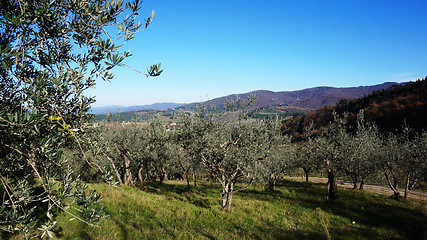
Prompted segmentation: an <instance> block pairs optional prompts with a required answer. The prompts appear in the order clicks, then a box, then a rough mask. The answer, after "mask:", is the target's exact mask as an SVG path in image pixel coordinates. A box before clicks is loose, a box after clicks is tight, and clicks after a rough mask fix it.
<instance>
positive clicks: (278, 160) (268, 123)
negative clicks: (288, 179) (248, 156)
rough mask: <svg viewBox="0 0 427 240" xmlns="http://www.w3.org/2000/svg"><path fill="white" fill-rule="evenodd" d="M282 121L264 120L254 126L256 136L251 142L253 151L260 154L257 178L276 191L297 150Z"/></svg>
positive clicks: (269, 188) (257, 163)
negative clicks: (284, 130)
mask: <svg viewBox="0 0 427 240" xmlns="http://www.w3.org/2000/svg"><path fill="white" fill-rule="evenodd" d="M280 126H281V125H280V121H279V119H278V118H276V119H275V120H262V121H259V122H258V123H257V125H255V126H254V128H255V129H254V131H255V132H256V136H257V137H256V138H255V139H253V142H252V143H251V145H252V146H253V147H252V152H253V153H255V152H256V153H257V155H258V156H259V158H258V160H257V162H256V165H255V166H256V173H257V179H259V180H260V181H261V182H262V183H263V184H264V185H265V187H266V189H268V190H270V191H274V189H275V186H276V182H277V180H278V179H279V178H280V177H281V176H282V174H284V173H285V172H286V170H289V169H290V168H291V167H292V162H293V161H294V158H295V150H294V148H293V147H292V145H291V138H290V137H289V136H283V135H282V133H281V131H280Z"/></svg>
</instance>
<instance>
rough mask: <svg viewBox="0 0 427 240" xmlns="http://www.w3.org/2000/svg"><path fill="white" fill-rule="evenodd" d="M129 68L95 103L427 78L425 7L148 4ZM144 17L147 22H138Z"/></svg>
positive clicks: (360, 2)
mask: <svg viewBox="0 0 427 240" xmlns="http://www.w3.org/2000/svg"><path fill="white" fill-rule="evenodd" d="M151 10H155V13H156V14H155V19H154V22H153V23H152V25H150V26H149V28H148V29H146V30H144V31H142V32H140V33H138V34H137V35H136V37H135V39H133V40H132V41H131V42H128V43H127V44H126V45H125V47H124V48H125V49H130V50H131V52H132V53H133V56H132V57H131V58H129V59H128V60H127V64H128V65H130V66H132V67H133V68H136V69H139V70H142V71H145V70H146V68H147V67H148V66H149V65H151V64H153V63H158V62H161V63H162V66H163V67H164V73H163V74H162V75H161V76H160V77H158V78H148V79H147V78H146V77H144V76H143V75H141V74H138V73H136V72H134V71H132V70H130V69H128V68H120V69H117V70H116V71H115V72H116V79H114V80H113V81H112V82H102V81H98V83H97V87H96V89H94V90H90V91H89V92H88V94H89V95H94V96H96V100H97V102H96V103H95V104H94V106H106V105H122V106H132V105H143V104H151V103H158V102H178V103H190V102H200V101H205V100H209V99H213V98H216V97H221V96H225V95H229V94H235V93H244V92H249V91H254V90H272V91H291V90H299V89H304V88H310V87H316V86H333V87H349V86H361V85H373V84H380V83H383V82H387V81H397V82H400V81H408V80H414V79H416V78H422V77H424V76H426V75H427V57H426V56H427V18H425V12H426V10H427V1H425V0H418V1H415V0H405V1H402V0H399V1H395V0H387V1H382V0H381V1H380V0H357V1H356V0H339V1H329V0H324V1H319V0H292V1H288V0H265V1H248V0H245V1H243V0H228V1H225V0H216V1H205V0H181V1H178V0H145V1H144V3H143V8H142V10H141V17H146V16H148V14H149V13H151ZM142 20H143V19H141V21H142Z"/></svg>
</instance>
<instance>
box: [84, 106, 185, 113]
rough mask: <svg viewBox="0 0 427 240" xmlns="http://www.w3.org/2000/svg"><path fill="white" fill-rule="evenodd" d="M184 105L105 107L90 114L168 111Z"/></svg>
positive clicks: (97, 108) (92, 109) (91, 110)
mask: <svg viewBox="0 0 427 240" xmlns="http://www.w3.org/2000/svg"><path fill="white" fill-rule="evenodd" d="M182 105H184V104H182V103H154V104H150V105H139V106H129V107H125V106H116V105H114V106H105V107H92V108H91V109H90V113H92V114H109V113H112V114H114V113H116V112H120V113H124V112H135V111H144V110H167V109H171V108H177V107H181V106H182Z"/></svg>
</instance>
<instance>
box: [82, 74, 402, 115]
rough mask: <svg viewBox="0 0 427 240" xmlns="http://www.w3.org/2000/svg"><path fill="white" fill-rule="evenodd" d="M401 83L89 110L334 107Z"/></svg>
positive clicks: (304, 110)
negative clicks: (236, 103)
mask: <svg viewBox="0 0 427 240" xmlns="http://www.w3.org/2000/svg"><path fill="white" fill-rule="evenodd" d="M396 84H399V83H396V82H386V83H383V84H377V85H372V86H359V87H344V88H336V87H313V88H307V89H302V90H296V91H280V92H273V91H268V90H257V91H252V92H248V93H242V94H232V95H228V96H225V97H219V98H215V99H212V100H209V101H205V102H202V103H190V104H182V103H155V104H150V105H142V106H129V107H125V106H105V107H93V108H91V110H90V113H93V114H108V113H116V112H120V113H124V112H138V111H144V110H167V109H172V108H185V109H194V108H195V106H196V105H198V104H203V105H206V106H215V108H217V109H221V108H222V107H223V106H224V105H225V102H226V100H228V101H229V100H236V99H237V98H240V99H242V100H243V101H244V102H247V101H248V99H249V97H250V96H252V95H256V100H255V101H254V103H253V104H252V105H251V109H261V108H266V107H269V106H284V107H285V108H287V109H293V110H295V109H298V110H297V112H307V111H310V110H315V109H318V108H321V107H325V106H334V105H336V104H338V103H339V101H340V100H342V99H356V98H360V97H363V96H365V95H368V94H370V93H372V92H373V91H377V90H382V89H387V88H389V87H391V86H393V85H396Z"/></svg>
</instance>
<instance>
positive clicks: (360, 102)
mask: <svg viewBox="0 0 427 240" xmlns="http://www.w3.org/2000/svg"><path fill="white" fill-rule="evenodd" d="M360 109H363V110H364V112H365V118H366V119H367V120H369V121H374V122H376V123H377V124H378V125H379V127H380V129H381V130H382V131H394V130H396V129H400V128H401V127H402V125H404V124H406V125H408V126H409V127H411V128H414V129H416V130H421V129H423V128H426V127H427V77H426V78H424V79H421V80H417V81H415V82H409V83H406V84H401V85H400V84H396V85H393V86H391V87H390V88H388V89H383V90H377V91H373V92H372V93H371V94H369V95H367V96H364V97H361V98H358V99H353V100H346V99H345V100H341V101H340V102H339V103H338V104H337V105H336V106H334V107H323V108H320V109H318V110H315V111H312V112H309V113H306V114H301V115H299V116H296V117H294V118H292V119H288V120H285V121H284V122H283V128H282V130H283V132H284V133H289V134H292V135H293V136H294V138H296V139H298V138H300V136H301V133H302V132H303V130H304V128H305V127H306V126H308V125H309V124H310V123H311V122H313V124H314V128H315V129H320V128H322V127H323V126H326V125H328V124H329V123H330V122H331V121H332V120H333V115H332V113H333V112H334V111H335V112H337V113H338V114H340V115H341V114H343V113H345V112H348V113H349V116H348V118H349V121H350V122H352V121H354V119H355V117H356V115H357V113H358V112H359V111H360Z"/></svg>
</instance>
